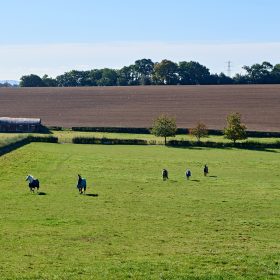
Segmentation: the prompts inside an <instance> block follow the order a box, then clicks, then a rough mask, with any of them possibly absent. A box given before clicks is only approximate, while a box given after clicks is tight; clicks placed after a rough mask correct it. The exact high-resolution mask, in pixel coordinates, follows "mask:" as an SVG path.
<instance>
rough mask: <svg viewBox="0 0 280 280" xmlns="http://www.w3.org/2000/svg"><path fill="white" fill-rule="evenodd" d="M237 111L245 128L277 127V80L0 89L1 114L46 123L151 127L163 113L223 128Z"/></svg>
mask: <svg viewBox="0 0 280 280" xmlns="http://www.w3.org/2000/svg"><path fill="white" fill-rule="evenodd" d="M231 112H240V113H241V114H242V117H243V120H244V122H245V123H246V125H247V127H248V129H249V130H261V131H280V85H256V86H254V85H245V86H239V85H235V86H149V87H91V88H88V87H85V88H19V89H7V88H0V116H8V117H36V118H38V117H39V118H41V119H42V122H43V123H44V124H45V125H49V126H63V127H72V126H112V127H150V126H151V123H152V120H153V119H154V118H155V117H156V116H158V115H159V114H161V113H168V114H170V115H173V116H175V117H176V119H177V125H178V127H187V128H189V127H192V126H194V124H195V123H196V122H197V121H198V120H201V121H203V122H204V123H205V124H206V125H207V126H208V128H212V129H222V128H223V127H224V125H225V119H226V116H227V114H228V113H231Z"/></svg>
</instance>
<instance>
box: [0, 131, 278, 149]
mask: <svg viewBox="0 0 280 280" xmlns="http://www.w3.org/2000/svg"><path fill="white" fill-rule="evenodd" d="M28 135H32V134H27V133H0V147H1V143H3V144H4V143H6V142H7V141H10V140H11V139H21V138H23V137H27V136H28ZM34 135H38V136H47V135H52V136H55V137H58V140H59V142H60V143H72V139H73V138H74V137H97V138H102V137H105V138H117V139H141V140H147V141H156V143H157V144H164V139H163V138H162V137H156V136H154V135H152V134H131V133H106V132H79V131H72V130H62V131H51V134H34ZM168 140H189V141H196V138H195V137H193V136H191V135H189V134H188V135H187V134H186V135H176V137H170V138H168ZM1 141H2V142H1ZM201 141H202V142H204V141H212V142H219V143H220V142H222V143H229V142H231V141H230V140H228V139H225V138H224V136H214V135H210V136H209V137H207V138H201ZM244 141H254V142H259V143H275V142H277V141H280V138H275V137H270V138H256V137H254V138H253V137H249V138H248V139H247V140H243V141H241V142H244Z"/></svg>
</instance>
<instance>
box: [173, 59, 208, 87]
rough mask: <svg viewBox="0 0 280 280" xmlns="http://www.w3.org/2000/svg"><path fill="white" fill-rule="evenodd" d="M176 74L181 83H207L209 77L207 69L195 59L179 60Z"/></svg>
mask: <svg viewBox="0 0 280 280" xmlns="http://www.w3.org/2000/svg"><path fill="white" fill-rule="evenodd" d="M178 74H179V81H180V84H181V85H201V84H207V83H209V79H210V72H209V69H208V68H206V67H205V66H203V65H201V64H199V63H198V62H195V61H190V62H186V61H182V62H179V66H178Z"/></svg>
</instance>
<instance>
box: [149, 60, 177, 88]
mask: <svg viewBox="0 0 280 280" xmlns="http://www.w3.org/2000/svg"><path fill="white" fill-rule="evenodd" d="M153 80H154V81H155V82H156V83H157V84H162V85H176V84H177V83H178V65H177V64H176V63H174V62H172V61H170V60H167V59H164V60H162V61H161V62H160V63H156V64H155V66H154V72H153Z"/></svg>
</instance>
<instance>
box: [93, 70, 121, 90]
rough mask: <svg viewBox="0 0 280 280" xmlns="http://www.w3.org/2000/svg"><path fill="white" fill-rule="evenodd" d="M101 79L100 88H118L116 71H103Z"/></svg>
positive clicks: (99, 81)
mask: <svg viewBox="0 0 280 280" xmlns="http://www.w3.org/2000/svg"><path fill="white" fill-rule="evenodd" d="M101 71H102V76H101V79H100V80H98V81H97V85H98V86H116V85H117V79H118V74H117V71H116V70H114V69H109V68H104V69H102V70H101Z"/></svg>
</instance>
